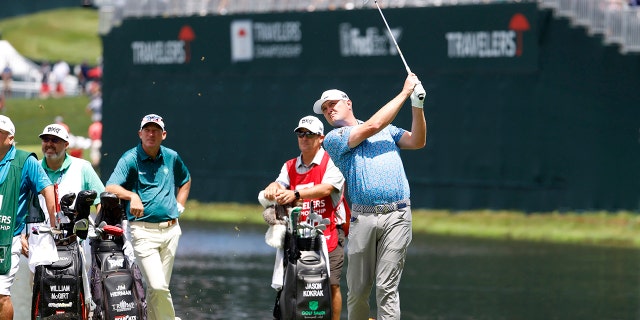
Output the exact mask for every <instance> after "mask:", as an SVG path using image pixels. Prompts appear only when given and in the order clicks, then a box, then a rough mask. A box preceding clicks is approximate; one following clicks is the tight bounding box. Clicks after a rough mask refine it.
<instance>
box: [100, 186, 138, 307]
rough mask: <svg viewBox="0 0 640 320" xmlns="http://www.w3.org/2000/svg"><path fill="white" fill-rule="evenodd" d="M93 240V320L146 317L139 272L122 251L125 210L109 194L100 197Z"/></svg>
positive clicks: (115, 198) (114, 197)
mask: <svg viewBox="0 0 640 320" xmlns="http://www.w3.org/2000/svg"><path fill="white" fill-rule="evenodd" d="M100 201H101V208H100V212H98V216H97V218H96V225H97V227H96V234H97V237H96V238H95V239H91V256H92V265H91V296H92V298H93V302H94V303H95V305H96V308H95V310H94V312H93V319H101V320H114V319H131V320H145V319H146V318H147V314H146V308H147V303H146V299H145V292H144V286H143V282H142V273H141V272H140V269H139V268H138V266H137V265H136V264H135V263H132V262H130V261H129V260H128V258H127V256H126V255H125V253H124V250H123V244H124V239H123V236H124V231H123V230H122V228H121V227H122V220H123V218H124V210H123V208H122V206H121V205H120V202H119V199H118V198H117V197H116V196H115V195H114V194H112V193H108V192H103V193H101V194H100Z"/></svg>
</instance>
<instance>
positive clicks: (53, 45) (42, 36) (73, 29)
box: [0, 8, 102, 65]
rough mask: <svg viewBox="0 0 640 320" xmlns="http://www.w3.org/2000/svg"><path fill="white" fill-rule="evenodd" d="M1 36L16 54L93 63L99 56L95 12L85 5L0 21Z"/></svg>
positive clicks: (100, 54) (70, 61)
mask: <svg viewBox="0 0 640 320" xmlns="http://www.w3.org/2000/svg"><path fill="white" fill-rule="evenodd" d="M0 32H2V39H4V40H7V41H9V42H10V43H11V45H13V46H14V47H15V48H16V50H18V52H20V54H22V55H24V56H25V57H27V58H29V59H31V60H35V61H42V60H49V61H58V60H64V61H67V62H68V63H69V64H72V65H73V64H80V63H81V62H82V61H83V60H87V62H88V63H89V64H90V65H96V64H97V60H98V58H100V57H102V44H101V40H100V37H99V36H98V12H97V11H96V10H95V9H89V8H65V9H55V10H47V11H42V12H38V13H35V14H30V15H24V16H18V17H12V18H8V19H3V20H0Z"/></svg>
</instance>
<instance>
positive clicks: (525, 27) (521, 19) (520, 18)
mask: <svg viewBox="0 0 640 320" xmlns="http://www.w3.org/2000/svg"><path fill="white" fill-rule="evenodd" d="M509 29H511V30H513V31H515V32H516V37H517V39H516V41H517V43H516V56H518V57H519V56H521V55H522V32H524V31H529V29H531V27H530V26H529V21H528V20H527V17H525V16H524V15H523V14H522V13H516V14H514V15H513V17H511V21H509Z"/></svg>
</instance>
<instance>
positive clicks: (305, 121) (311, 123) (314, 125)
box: [293, 116, 324, 136]
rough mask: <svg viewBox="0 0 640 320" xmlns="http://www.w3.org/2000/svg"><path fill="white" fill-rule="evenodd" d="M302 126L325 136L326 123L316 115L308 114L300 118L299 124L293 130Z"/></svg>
mask: <svg viewBox="0 0 640 320" xmlns="http://www.w3.org/2000/svg"><path fill="white" fill-rule="evenodd" d="M300 128H305V129H307V130H309V131H311V132H313V133H315V134H319V135H321V136H324V125H323V124H322V121H320V119H318V118H316V117H314V116H306V117H304V118H302V119H300V121H299V122H298V126H297V127H296V128H295V129H293V132H296V131H298V129H300Z"/></svg>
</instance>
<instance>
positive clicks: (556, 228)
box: [181, 200, 640, 248]
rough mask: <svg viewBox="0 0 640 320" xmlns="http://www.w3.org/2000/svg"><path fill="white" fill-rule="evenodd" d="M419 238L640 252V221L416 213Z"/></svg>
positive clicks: (190, 216) (219, 213) (606, 216)
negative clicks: (533, 243) (564, 245)
mask: <svg viewBox="0 0 640 320" xmlns="http://www.w3.org/2000/svg"><path fill="white" fill-rule="evenodd" d="M412 215H413V231H414V233H427V234H436V235H448V236H461V237H475V238H485V239H501V240H516V241H537V242H549V243H567V244H585V245H598V246H615V247H634V248H640V217H638V215H637V214H635V213H632V212H618V213H608V212H584V213H559V212H546V213H542V212H541V213H529V214H527V213H522V212H516V211H494V210H470V211H449V210H425V209H414V210H413V211H412ZM181 219H185V220H197V221H212V222H221V223H235V224H238V225H241V224H262V225H264V227H265V231H266V228H267V225H266V223H265V222H264V220H263V219H262V207H261V206H259V205H257V204H256V205H250V204H238V203H200V202H197V201H192V200H190V201H189V202H188V203H187V205H186V210H185V212H184V213H183V214H182V216H181Z"/></svg>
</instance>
